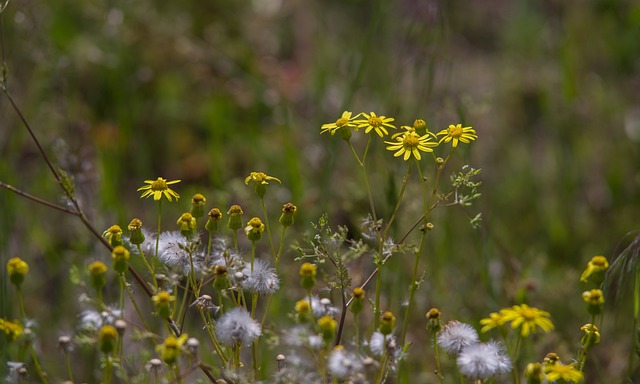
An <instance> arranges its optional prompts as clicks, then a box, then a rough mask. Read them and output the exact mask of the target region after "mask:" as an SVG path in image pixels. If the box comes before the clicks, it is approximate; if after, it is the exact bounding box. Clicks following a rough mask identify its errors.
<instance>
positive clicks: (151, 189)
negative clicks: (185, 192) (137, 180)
mask: <svg viewBox="0 0 640 384" xmlns="http://www.w3.org/2000/svg"><path fill="white" fill-rule="evenodd" d="M144 182H145V183H146V184H148V185H143V186H142V187H140V188H138V191H144V192H143V193H142V195H141V196H140V198H141V199H142V198H144V197H149V196H153V200H156V201H158V200H160V199H161V198H162V195H163V194H164V196H165V197H166V198H167V200H169V201H173V199H172V198H173V197H175V198H176V200H178V199H179V198H180V195H178V193H177V192H176V191H174V190H173V189H171V188H169V185H171V184H176V183H179V182H180V180H172V181H167V180H166V179H163V178H162V177H158V179H157V180H145V181H144Z"/></svg>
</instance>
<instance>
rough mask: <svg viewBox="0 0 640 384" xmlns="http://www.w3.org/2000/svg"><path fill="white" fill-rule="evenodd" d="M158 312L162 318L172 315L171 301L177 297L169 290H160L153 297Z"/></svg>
mask: <svg viewBox="0 0 640 384" xmlns="http://www.w3.org/2000/svg"><path fill="white" fill-rule="evenodd" d="M151 300H152V301H153V305H154V307H155V308H156V314H157V315H158V316H160V317H162V318H168V317H169V316H171V302H172V301H173V300H175V298H174V297H173V296H172V295H171V294H170V293H169V292H167V291H160V292H158V293H157V294H155V295H153V297H152V298H151Z"/></svg>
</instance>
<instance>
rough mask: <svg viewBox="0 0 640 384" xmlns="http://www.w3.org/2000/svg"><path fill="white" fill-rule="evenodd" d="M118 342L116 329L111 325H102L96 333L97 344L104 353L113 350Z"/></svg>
mask: <svg viewBox="0 0 640 384" xmlns="http://www.w3.org/2000/svg"><path fill="white" fill-rule="evenodd" d="M117 342H118V331H117V330H116V329H115V327H114V326H112V325H104V326H103V327H102V328H100V333H99V334H98V345H99V346H100V350H101V351H102V352H104V353H107V354H108V353H111V352H113V351H115V349H116V344H117Z"/></svg>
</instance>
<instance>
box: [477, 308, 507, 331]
mask: <svg viewBox="0 0 640 384" xmlns="http://www.w3.org/2000/svg"><path fill="white" fill-rule="evenodd" d="M504 322H505V319H504V316H502V315H501V314H500V313H498V312H493V313H490V314H489V317H487V318H486V319H482V320H480V324H481V325H482V326H483V327H482V329H481V330H480V332H482V333H485V332H488V331H489V330H491V329H493V328H497V327H501V326H503V325H504Z"/></svg>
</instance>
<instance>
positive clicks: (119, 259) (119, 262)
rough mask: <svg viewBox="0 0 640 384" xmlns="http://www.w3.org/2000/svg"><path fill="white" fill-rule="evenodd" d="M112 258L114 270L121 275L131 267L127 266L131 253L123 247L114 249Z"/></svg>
mask: <svg viewBox="0 0 640 384" xmlns="http://www.w3.org/2000/svg"><path fill="white" fill-rule="evenodd" d="M111 256H112V257H113V270H114V271H116V272H118V273H120V274H123V273H125V272H126V271H127V268H128V267H129V266H128V264H127V262H128V261H129V257H130V256H131V255H130V254H129V251H127V249H126V248H125V247H123V246H122V245H118V246H117V247H115V248H113V251H112V252H111Z"/></svg>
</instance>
